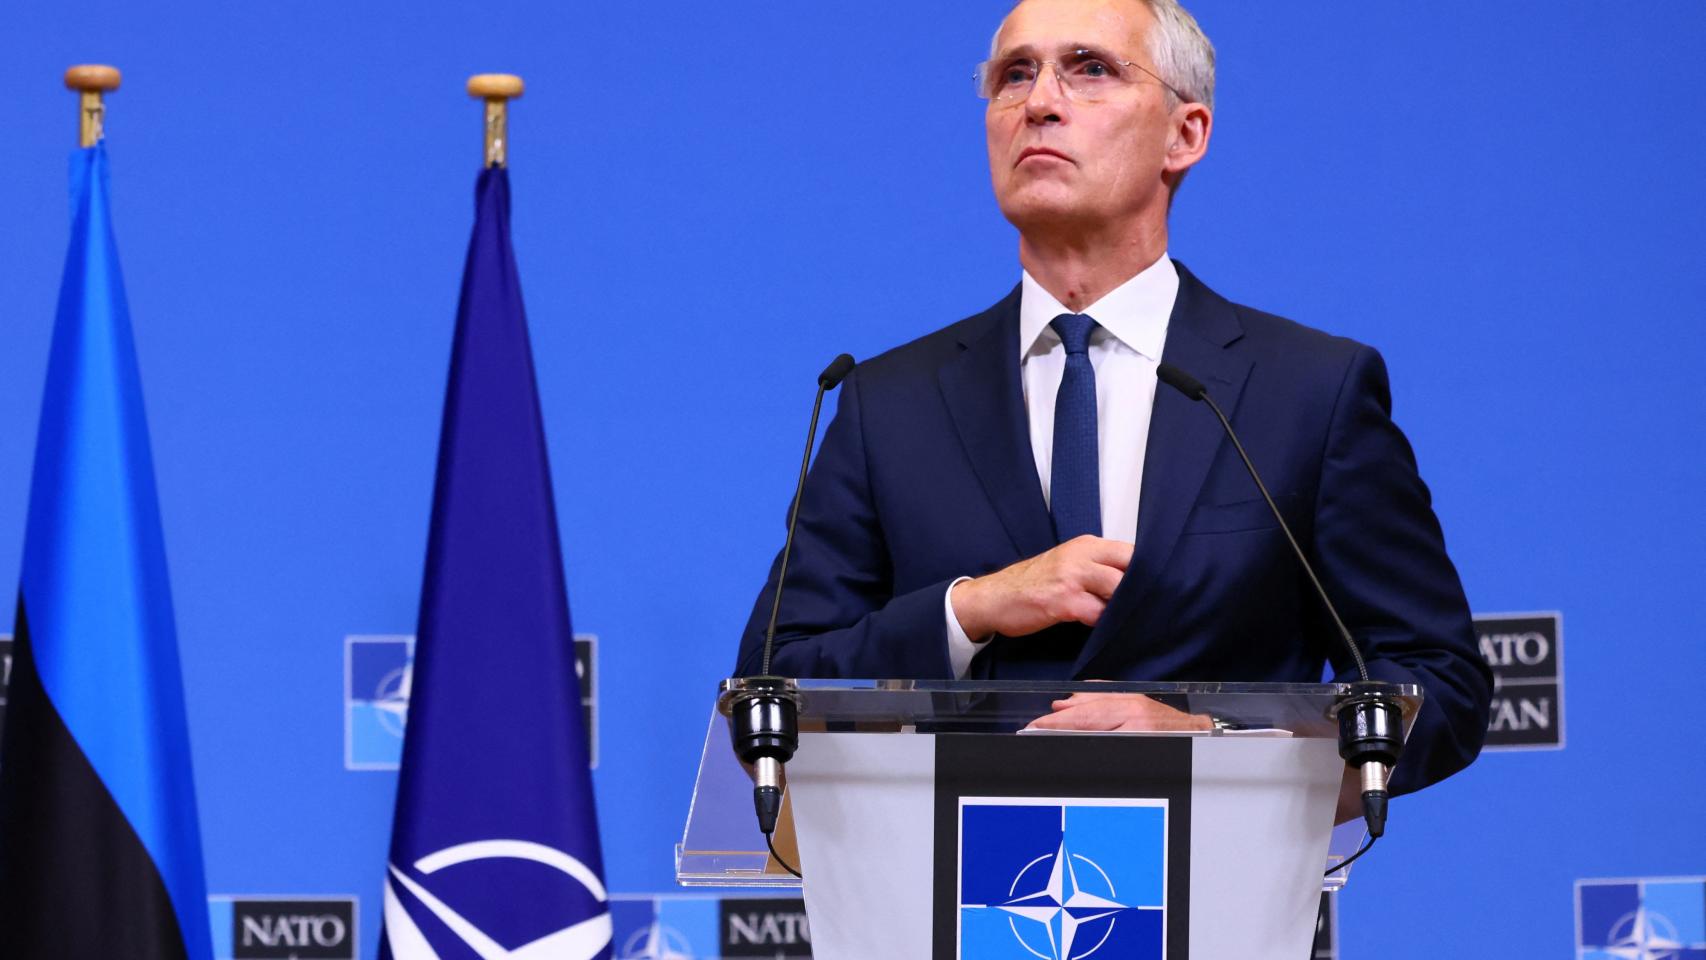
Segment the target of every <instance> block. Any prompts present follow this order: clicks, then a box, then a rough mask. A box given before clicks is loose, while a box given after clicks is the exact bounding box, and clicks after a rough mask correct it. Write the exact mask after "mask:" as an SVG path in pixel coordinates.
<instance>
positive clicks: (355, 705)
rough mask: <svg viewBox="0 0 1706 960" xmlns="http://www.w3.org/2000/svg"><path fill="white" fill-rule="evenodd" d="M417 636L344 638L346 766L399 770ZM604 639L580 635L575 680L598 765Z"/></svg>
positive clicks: (592, 754)
mask: <svg viewBox="0 0 1706 960" xmlns="http://www.w3.org/2000/svg"><path fill="white" fill-rule="evenodd" d="M414 658H415V638H414V637H412V636H409V635H406V634H382V635H371V636H348V637H345V638H344V769H346V770H395V769H397V764H398V763H399V762H401V760H402V758H403V728H404V727H405V726H406V725H407V723H408V719H409V693H410V689H411V687H412V684H413V673H412V670H413V667H414ZM597 671H598V637H596V636H594V635H592V634H590V633H577V634H575V679H576V680H577V681H578V682H579V684H580V697H581V719H582V720H584V721H585V723H586V736H587V756H588V757H590V758H591V761H592V765H593V766H594V767H596V766H598V709H597V707H598V702H597V700H598V674H597Z"/></svg>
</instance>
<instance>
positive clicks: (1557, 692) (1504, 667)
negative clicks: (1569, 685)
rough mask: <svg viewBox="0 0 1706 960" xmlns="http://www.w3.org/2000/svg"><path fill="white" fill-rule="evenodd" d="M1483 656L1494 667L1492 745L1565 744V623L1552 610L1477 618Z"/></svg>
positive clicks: (1496, 747)
mask: <svg viewBox="0 0 1706 960" xmlns="http://www.w3.org/2000/svg"><path fill="white" fill-rule="evenodd" d="M1475 636H1476V639H1477V640H1478V641H1479V642H1480V645H1481V656H1482V657H1483V658H1485V659H1486V661H1487V664H1488V665H1489V666H1491V667H1492V668H1493V707H1492V713H1491V716H1490V718H1489V720H1488V722H1487V745H1486V748H1487V749H1489V750H1546V749H1556V748H1559V747H1562V746H1563V745H1564V669H1563V662H1564V651H1563V643H1564V624H1563V616H1562V615H1561V614H1559V613H1557V612H1548V613H1501V614H1486V615H1482V616H1478V617H1476V618H1475Z"/></svg>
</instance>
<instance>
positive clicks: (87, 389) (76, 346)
mask: <svg viewBox="0 0 1706 960" xmlns="http://www.w3.org/2000/svg"><path fill="white" fill-rule="evenodd" d="M71 198H72V204H73V207H74V218H73V221H72V227H71V249H70V252H69V253H68V254H67V255H66V261H65V280H64V284H63V285H62V286H61V288H60V293H59V317H58V319H57V320H56V321H55V324H54V330H53V347H52V353H51V354H50V356H49V359H48V370H47V392H46V395H45V397H44V399H43V401H42V413H41V431H40V434H39V435H38V438H37V440H36V459H35V474H34V478H33V481H32V484H31V488H30V506H29V519H28V522H27V527H26V532H25V539H24V564H23V576H22V582H21V584H20V586H19V590H18V612H17V626H16V635H15V637H14V645H13V655H14V660H13V667H12V683H11V691H10V696H9V700H10V703H9V706H8V710H9V712H8V714H7V716H6V726H5V739H4V744H3V747H0V955H4V956H5V957H6V958H7V960H26V958H28V960H34V958H42V960H49V958H51V960H109V958H112V957H140V958H168V957H173V958H176V957H182V958H187V960H211V956H212V947H211V941H210V939H209V936H208V914H207V889H206V881H205V880H204V878H203V875H202V859H201V838H200V835H199V833H198V831H197V826H196V804H195V787H194V783H193V781H192V779H191V776H190V750H189V736H188V730H187V727H186V723H185V720H184V694H183V680H182V675H181V673H180V671H179V669H178V649H177V636H176V631H175V630H174V628H173V625H172V596H171V591H170V589H169V587H168V585H167V578H166V550H165V546H164V543H163V540H162V538H161V534H160V510H159V505H158V502H157V500H156V497H155V492H154V465H153V461H152V458H151V457H150V456H149V453H148V425H147V423H146V420H145V418H144V416H143V411H142V388H141V385H140V383H139V381H138V378H137V371H136V350H135V346H134V344H133V343H132V340H131V333H130V316H129V311H128V310H127V309H126V307H125V299H124V282H123V279H122V278H121V276H120V275H119V265H118V252H117V250H116V248H115V246H114V243H113V233H112V224H111V221H110V219H109V213H108V205H107V156H106V150H105V148H103V147H101V146H99V145H96V146H94V147H90V148H87V149H83V150H78V151H77V152H75V153H74V154H73V155H72V159H71Z"/></svg>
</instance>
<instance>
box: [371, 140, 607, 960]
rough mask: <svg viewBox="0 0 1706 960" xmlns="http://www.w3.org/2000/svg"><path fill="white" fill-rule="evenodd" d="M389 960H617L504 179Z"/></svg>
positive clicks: (459, 345) (388, 905)
mask: <svg viewBox="0 0 1706 960" xmlns="http://www.w3.org/2000/svg"><path fill="white" fill-rule="evenodd" d="M386 874H387V875H386V885H385V934H384V937H383V943H382V946H381V951H380V952H381V956H387V957H390V958H393V960H428V958H443V960H452V958H458V960H459V958H464V957H466V958H476V957H477V958H482V960H491V958H497V957H514V958H516V960H547V958H549V960H594V958H608V957H609V956H610V952H611V947H610V938H611V922H610V912H609V905H608V897H607V895H606V893H605V888H604V881H603V876H604V864H603V857H602V855H601V854H600V852H599V841H598V818H597V814H596V811H595V810H594V808H593V797H592V779H591V774H590V771H589V769H588V762H587V745H586V733H585V731H584V730H583V728H582V720H581V712H580V694H579V685H578V683H577V681H576V679H575V661H574V635H573V632H572V630H571V629H570V626H569V604H568V595H567V591H566V590H565V588H564V584H563V568H562V554H561V549H560V547H559V544H558V541H557V513H556V508H555V506H554V505H553V502H552V497H551V469H550V465H549V463H548V462H547V460H546V456H545V432H544V427H543V423H542V420H541V418H540V413H539V396H538V391H537V389H536V388H535V385H534V377H533V355H532V351H531V349H530V347H529V346H528V338H527V317H526V314H525V313H524V312H523V310H522V304H521V285H520V281H519V278H518V276H517V274H516V268H515V254H514V251H513V250H512V248H511V246H510V232H509V175H508V172H507V171H506V170H504V169H503V168H501V167H494V168H489V169H487V170H486V171H484V172H483V173H481V174H480V181H479V186H478V189H477V191H476V218H475V222H474V236H473V239H472V240H471V241H470V243H469V245H468V261H467V266H466V270H465V273H464V275H463V279H462V303H461V307H460V309H459V310H458V312H457V318H456V343H455V348H454V352H453V354H452V356H451V361H450V386H449V388H448V390H447V392H446V396H445V402H444V425H443V430H442V433H441V435H440V438H439V450H438V482H437V486H436V489H435V490H434V493H433V505H432V532H431V535H430V537H429V539H428V543H427V560H426V580H425V584H424V586H423V588H422V593H421V615H420V626H419V630H418V632H417V639H416V642H415V662H414V675H413V679H412V689H411V694H410V702H409V713H408V726H407V733H406V736H405V737H404V741H403V764H402V772H401V775H400V778H399V783H398V788H397V810H396V820H395V823H394V825H393V827H392V833H391V856H390V863H389V864H388V869H387V871H386Z"/></svg>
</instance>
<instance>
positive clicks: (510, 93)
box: [468, 73, 523, 167]
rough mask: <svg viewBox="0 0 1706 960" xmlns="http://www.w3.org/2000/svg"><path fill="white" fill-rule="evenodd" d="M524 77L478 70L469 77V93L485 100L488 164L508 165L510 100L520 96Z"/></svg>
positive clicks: (492, 165) (494, 165) (491, 165)
mask: <svg viewBox="0 0 1706 960" xmlns="http://www.w3.org/2000/svg"><path fill="white" fill-rule="evenodd" d="M522 89H523V85H522V82H521V78H520V77H518V76H516V75H515V74H513V73H477V74H475V75H473V76H472V77H469V78H468V95H469V96H470V97H480V98H481V99H483V100H485V101H486V166H488V167H504V166H508V165H509V102H510V101H511V100H514V99H515V98H516V97H519V96H521V92H522Z"/></svg>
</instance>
